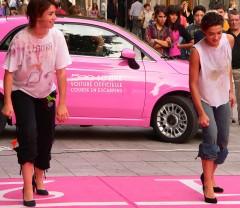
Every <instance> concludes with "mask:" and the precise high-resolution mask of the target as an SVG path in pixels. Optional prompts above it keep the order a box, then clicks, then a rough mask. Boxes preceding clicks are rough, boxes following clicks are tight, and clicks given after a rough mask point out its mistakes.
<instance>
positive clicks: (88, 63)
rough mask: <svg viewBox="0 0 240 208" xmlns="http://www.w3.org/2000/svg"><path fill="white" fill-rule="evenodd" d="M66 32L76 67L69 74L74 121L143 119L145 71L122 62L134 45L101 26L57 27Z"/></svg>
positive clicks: (70, 108) (74, 25) (71, 115)
mask: <svg viewBox="0 0 240 208" xmlns="http://www.w3.org/2000/svg"><path fill="white" fill-rule="evenodd" d="M56 27H58V28H59V29H60V30H62V31H63V32H64V35H65V38H66V41H67V44H68V47H69V52H70V54H71V56H72V65H71V66H70V67H69V68H68V70H67V76H68V84H67V87H68V93H67V105H68V108H69V113H70V117H81V118H82V117H85V118H129V119H130V118H141V117H142V113H143V107H144V100H145V69H144V65H143V62H142V60H141V59H139V60H137V63H138V64H139V69H137V70H134V69H132V68H131V67H130V66H129V64H128V60H126V59H123V58H121V57H120V56H121V51H122V49H124V48H130V49H135V51H137V53H138V54H139V53H140V51H139V50H138V49H136V47H134V45H133V44H132V43H130V41H128V40H126V39H124V38H123V37H120V36H119V35H118V34H117V33H115V32H113V31H110V30H108V29H106V28H102V27H99V26H97V25H85V24H72V23H65V24H56Z"/></svg>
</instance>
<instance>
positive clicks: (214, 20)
mask: <svg viewBox="0 0 240 208" xmlns="http://www.w3.org/2000/svg"><path fill="white" fill-rule="evenodd" d="M223 22H224V20H223V17H222V16H221V15H219V14H218V13H217V12H207V13H206V14H205V15H204V16H203V18H202V21H201V29H202V30H203V31H206V30H207V29H208V28H209V27H212V26H217V25H220V26H223Z"/></svg>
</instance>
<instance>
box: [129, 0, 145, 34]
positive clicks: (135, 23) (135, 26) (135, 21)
mask: <svg viewBox="0 0 240 208" xmlns="http://www.w3.org/2000/svg"><path fill="white" fill-rule="evenodd" d="M142 10H143V5H142V3H141V2H140V0H135V2H134V3H132V5H131V9H130V11H129V16H130V20H131V21H132V32H133V33H134V34H135V35H137V36H138V37H139V38H142V27H141V21H140V20H139V18H138V17H139V16H140V13H141V11H142Z"/></svg>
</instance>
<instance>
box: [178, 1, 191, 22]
mask: <svg viewBox="0 0 240 208" xmlns="http://www.w3.org/2000/svg"><path fill="white" fill-rule="evenodd" d="M181 9H182V15H183V16H184V17H185V18H186V20H187V23H188V24H192V23H193V14H192V11H191V9H190V7H189V5H188V1H186V0H183V1H182V3H181Z"/></svg>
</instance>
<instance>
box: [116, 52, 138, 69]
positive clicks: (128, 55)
mask: <svg viewBox="0 0 240 208" xmlns="http://www.w3.org/2000/svg"><path fill="white" fill-rule="evenodd" d="M135 56H136V53H135V52H134V51H133V50H132V49H129V48H124V49H123V50H122V52H121V58H124V59H127V60H128V66H129V67H130V68H131V69H139V68H140V66H139V64H138V63H137V62H136V60H135Z"/></svg>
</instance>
